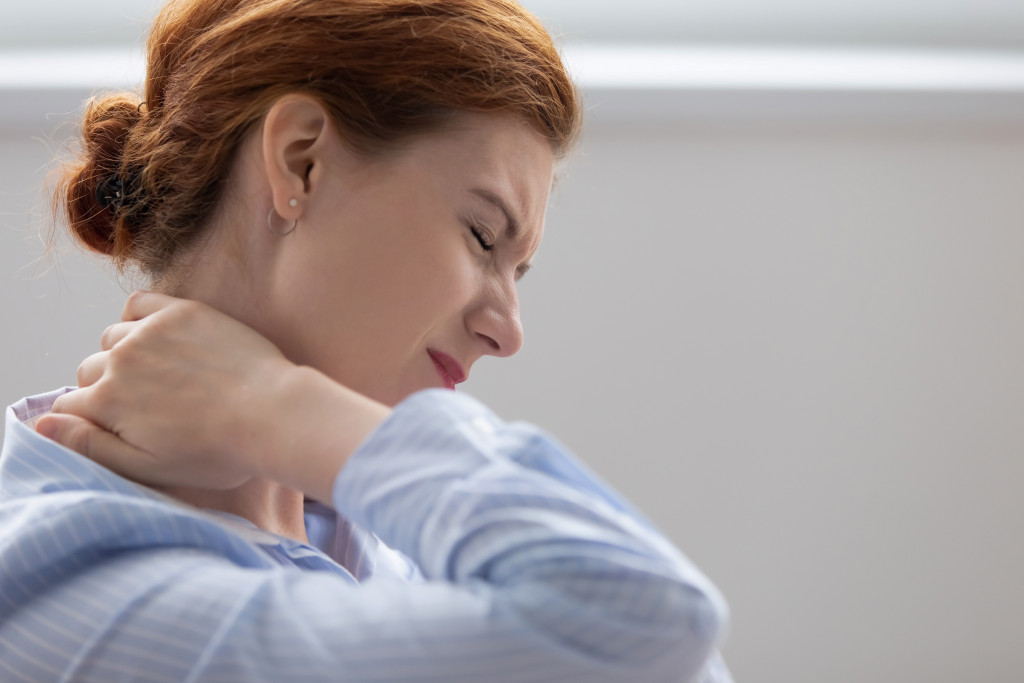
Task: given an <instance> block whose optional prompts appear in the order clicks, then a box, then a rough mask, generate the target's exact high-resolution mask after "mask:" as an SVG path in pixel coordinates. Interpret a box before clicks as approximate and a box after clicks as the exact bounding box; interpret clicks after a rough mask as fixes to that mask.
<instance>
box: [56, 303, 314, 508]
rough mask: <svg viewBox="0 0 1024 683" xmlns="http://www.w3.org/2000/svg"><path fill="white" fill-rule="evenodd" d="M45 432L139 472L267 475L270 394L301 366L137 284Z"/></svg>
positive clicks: (200, 478)
mask: <svg viewBox="0 0 1024 683" xmlns="http://www.w3.org/2000/svg"><path fill="white" fill-rule="evenodd" d="M122 321H123V322H121V323H119V324H116V325H112V326H110V327H108V328H107V329H106V330H105V331H104V333H103V337H102V340H101V346H102V349H103V350H102V351H101V352H100V353H97V354H95V355H93V356H90V357H89V358H87V359H86V360H85V361H84V362H83V363H82V365H81V366H79V368H78V384H79V386H80V387H81V388H80V389H79V390H77V391H74V392H71V393H68V394H65V395H63V396H61V397H60V398H58V399H57V401H56V403H55V404H54V406H53V412H52V413H51V414H49V415H47V416H45V417H43V418H41V419H40V420H39V421H38V422H37V424H36V429H37V431H39V432H40V433H41V434H43V435H45V436H48V437H50V438H52V439H54V440H55V441H57V442H59V443H61V444H63V445H65V446H67V447H69V448H71V449H73V450H76V451H78V452H80V453H82V454H83V455H85V456H86V457H88V458H90V459H92V460H95V461H96V462H98V463H100V464H101V465H103V466H105V467H107V468H109V469H111V470H114V471H115V472H118V473H119V474H121V475H123V476H125V477H127V478H130V479H133V480H135V481H138V482H141V483H144V484H150V485H161V486H175V485H179V486H193V487H199V488H206V489H228V488H234V487H236V486H240V485H241V484H243V483H245V482H246V481H247V480H249V479H250V478H252V477H254V476H260V475H262V474H264V472H265V470H266V467H265V463H264V462H263V460H264V457H265V455H266V446H268V445H269V444H268V443H267V442H266V438H265V437H266V435H265V434H259V433H258V432H259V430H260V429H261V428H264V429H265V427H266V425H269V424H272V421H271V420H270V418H269V417H268V416H269V415H271V414H273V410H274V409H273V406H272V405H270V403H271V400H272V399H273V398H274V397H275V396H277V395H279V388H280V387H279V385H280V383H281V382H282V381H285V378H287V377H288V373H289V371H292V370H295V369H296V368H295V366H294V365H293V364H292V363H290V362H289V361H287V360H286V359H285V358H284V356H283V355H282V354H281V352H280V351H279V350H278V349H277V347H275V346H274V345H273V344H271V343H270V342H269V341H268V340H267V339H265V338H264V337H262V336H261V335H259V334H258V333H256V332H255V331H254V330H252V329H250V328H249V327H247V326H245V325H243V324H242V323H240V322H238V321H236V320H234V319H233V318H230V317H228V316H226V315H224V314H222V313H220V312H218V311H216V310H214V309H213V308H211V307H209V306H206V305H203V304H201V303H198V302H195V301H187V300H182V299H176V298H173V297H169V296H164V295H161V294H154V293H148V292H136V293H135V294H133V295H132V296H131V297H129V299H128V301H127V303H126V304H125V308H124V312H123V314H122Z"/></svg>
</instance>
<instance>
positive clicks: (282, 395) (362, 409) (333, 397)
mask: <svg viewBox="0 0 1024 683" xmlns="http://www.w3.org/2000/svg"><path fill="white" fill-rule="evenodd" d="M275 374H276V377H275V378H274V379H273V380H271V381H272V382H273V384H272V387H271V388H270V390H267V391H262V392H261V398H260V399H258V400H257V401H256V405H257V406H258V407H257V410H256V411H254V412H253V413H252V414H249V415H247V416H246V418H245V420H244V422H242V423H241V426H240V431H241V432H242V438H241V439H240V443H242V444H244V446H243V447H245V448H249V449H251V450H250V452H253V453H259V454H260V455H259V462H260V463H261V464H260V468H261V470H262V471H261V474H262V475H263V476H265V477H267V478H269V479H272V480H274V481H277V482H279V483H281V484H284V485H286V486H289V487H291V488H294V489H296V490H298V491H302V492H303V493H304V494H306V495H307V496H309V497H311V498H314V499H316V500H319V501H321V502H324V503H328V504H330V503H331V496H332V490H333V485H334V481H335V479H337V477H338V473H339V472H340V471H341V469H342V468H343V467H344V466H345V463H346V462H347V461H348V459H349V457H351V455H352V453H354V452H355V450H356V449H357V448H358V447H359V445H360V444H361V443H363V441H365V439H366V438H367V437H368V436H369V435H370V434H371V433H372V432H373V431H374V430H375V429H376V428H377V427H378V426H379V425H380V424H381V423H382V422H384V420H386V419H387V417H388V416H389V415H390V414H391V410H390V409H389V408H388V407H387V406H385V405H383V404H381V403H378V402H376V401H374V400H372V399H369V398H367V397H366V396H363V395H362V394H359V393H356V392H354V391H352V390H350V389H348V388H346V387H344V386H342V385H340V384H338V383H337V382H334V381H333V380H331V379H330V378H329V377H327V376H326V375H324V374H323V373H320V372H318V371H317V370H314V369H313V368H309V367H302V366H294V365H290V364H289V365H288V366H287V367H285V366H281V367H279V368H277V369H276V370H275ZM281 425H287V428H286V429H281Z"/></svg>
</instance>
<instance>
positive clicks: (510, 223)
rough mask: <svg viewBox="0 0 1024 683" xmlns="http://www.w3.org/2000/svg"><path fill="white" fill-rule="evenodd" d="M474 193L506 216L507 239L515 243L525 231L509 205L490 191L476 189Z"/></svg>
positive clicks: (480, 188)
mask: <svg viewBox="0 0 1024 683" xmlns="http://www.w3.org/2000/svg"><path fill="white" fill-rule="evenodd" d="M472 192H473V194H475V195H476V196H478V197H480V198H481V199H483V200H484V201H486V202H488V203H489V204H492V205H493V206H494V207H496V208H497V209H498V210H499V211H501V213H503V214H504V215H505V238H506V239H508V240H509V241H510V242H515V241H516V240H517V239H518V238H519V236H520V235H521V234H522V232H523V229H522V226H521V225H520V224H519V221H518V220H517V219H516V215H515V214H514V213H513V212H512V209H511V208H509V205H508V203H507V202H506V201H505V200H504V199H502V198H501V197H500V196H499V195H497V194H495V193H493V192H491V191H490V190H485V189H484V188H482V187H477V188H474V189H473V190H472Z"/></svg>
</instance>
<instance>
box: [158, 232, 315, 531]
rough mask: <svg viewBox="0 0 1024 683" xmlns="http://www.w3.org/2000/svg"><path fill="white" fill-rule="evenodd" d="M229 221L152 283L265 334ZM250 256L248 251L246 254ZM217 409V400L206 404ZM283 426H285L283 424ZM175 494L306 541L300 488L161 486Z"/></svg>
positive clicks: (259, 482) (258, 483)
mask: <svg viewBox="0 0 1024 683" xmlns="http://www.w3.org/2000/svg"><path fill="white" fill-rule="evenodd" d="M232 227H234V226H212V229H211V230H210V235H209V237H210V239H208V240H206V241H205V242H204V243H203V244H202V245H201V247H200V248H199V249H198V250H197V251H195V252H193V254H191V258H188V257H186V258H185V259H183V261H184V262H183V263H179V265H178V267H176V268H174V269H172V271H171V272H169V273H167V275H166V276H165V277H163V278H161V279H160V281H159V282H158V283H156V284H155V286H154V287H153V289H155V290H156V291H159V292H162V293H164V294H169V295H172V296H176V297H180V298H185V299H192V300H194V301H200V302H202V303H205V304H208V305H210V306H212V307H213V308H216V309H217V310H219V311H221V312H223V313H225V314H227V315H229V316H231V317H233V318H235V319H236V320H239V321H241V322H243V323H245V324H246V325H249V326H250V327H253V328H254V329H256V330H257V331H259V332H261V333H263V334H267V332H268V331H269V330H268V329H267V325H266V323H267V321H265V320H263V318H262V315H261V310H260V309H261V307H260V306H259V305H258V304H256V303H255V302H259V301H261V300H262V297H261V293H260V291H259V289H258V284H257V283H254V282H252V281H251V280H250V279H249V278H247V277H246V274H245V273H244V272H243V271H244V270H246V269H245V267H244V266H243V265H242V264H243V263H244V262H245V260H244V259H243V260H241V261H240V260H239V259H238V253H237V251H236V250H235V249H233V248H232V247H233V244H232V242H231V240H230V234H231V228H232ZM249 256H250V257H251V256H252V255H251V254H250V255H249ZM210 408H211V409H217V408H218V406H210ZM285 428H287V427H286V426H285ZM163 491H164V493H167V494H168V495H170V496H173V497H174V498H177V499H178V500H181V501H183V502H185V503H188V504H190V505H195V506H196V507H200V508H206V509H210V510H219V511H222V512H228V513H231V514H233V515H237V516H239V517H242V518H244V519H247V520H249V521H250V522H252V523H253V524H255V525H256V526H257V527H259V528H260V529H263V530H265V531H269V532H272V533H276V534H279V535H282V536H288V537H290V538H294V539H297V540H299V541H302V542H307V538H306V528H305V521H304V516H303V501H304V497H303V495H302V493H301V492H299V491H295V490H294V489H289V488H287V487H284V486H282V485H280V484H278V483H277V482H274V481H270V480H268V479H252V480H250V481H248V482H246V483H245V484H243V485H242V486H240V487H238V488H235V489H231V490H227V491H210V490H204V489H197V488H191V487H173V488H168V489H163Z"/></svg>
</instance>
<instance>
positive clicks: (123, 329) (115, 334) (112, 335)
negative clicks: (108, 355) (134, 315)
mask: <svg viewBox="0 0 1024 683" xmlns="http://www.w3.org/2000/svg"><path fill="white" fill-rule="evenodd" d="M138 325H139V323H137V322H135V321H131V322H125V323H117V324H115V325H111V326H110V327H108V328H107V329H105V330H103V334H102V335H100V348H101V349H103V350H104V351H109V350H110V349H112V348H114V345H116V344H117V343H118V342H119V341H121V340H122V339H124V338H125V337H127V336H128V333H129V332H131V331H132V330H134V329H135V328H136V327H138Z"/></svg>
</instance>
